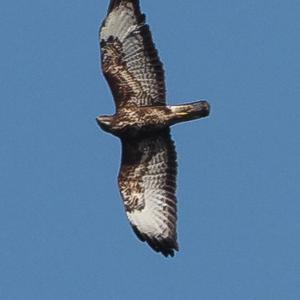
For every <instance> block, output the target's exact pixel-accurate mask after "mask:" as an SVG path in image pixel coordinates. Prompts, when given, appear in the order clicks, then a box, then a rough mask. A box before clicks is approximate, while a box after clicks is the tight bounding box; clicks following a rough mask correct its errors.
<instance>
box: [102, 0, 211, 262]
mask: <svg viewBox="0 0 300 300" xmlns="http://www.w3.org/2000/svg"><path fill="white" fill-rule="evenodd" d="M100 46H101V61H102V70H103V74H104V76H105V78H106V80H107V82H108V84H109V86H110V88H111V91H112V94H113V97H114V101H115V105H116V113H115V114H114V115H113V116H99V117H98V118H97V122H98V124H99V126H100V127H101V128H102V129H103V130H105V131H107V132H109V133H112V134H114V135H116V136H117V137H119V138H120V139H121V143H122V161H121V168H120V172H119V177H118V182H119V188H120V192H121V195H122V198H123V201H124V206H125V211H126V214H127V216H128V219H129V221H130V223H131V226H132V228H133V230H134V232H135V233H136V234H137V236H138V237H139V238H140V239H141V240H142V241H146V242H147V243H148V244H149V245H150V246H151V247H152V248H153V249H154V250H155V251H157V252H161V253H162V254H163V255H165V256H168V255H171V256H173V255H174V250H178V243H177V233H176V220H177V213H176V210H177V208H176V196H175V190H176V174H177V163H176V151H175V146H174V142H173V141H172V139H171V135H170V128H169V127H170V126H171V125H173V124H176V123H179V122H184V121H189V120H193V119H197V118H201V117H205V116H208V114H209V105H208V103H207V102H206V101H197V102H194V103H188V104H183V105H175V106H166V102H165V101H166V95H165V81H164V71H163V66H162V63H161V62H160V60H159V57H158V54H157V50H156V49H155V46H154V43H153V41H152V36H151V32H150V29H149V26H148V25H147V24H145V16H144V15H143V14H141V11H140V6H139V1H138V0H111V1H110V4H109V8H108V12H107V16H106V18H105V20H104V22H103V24H102V26H101V29H100Z"/></svg>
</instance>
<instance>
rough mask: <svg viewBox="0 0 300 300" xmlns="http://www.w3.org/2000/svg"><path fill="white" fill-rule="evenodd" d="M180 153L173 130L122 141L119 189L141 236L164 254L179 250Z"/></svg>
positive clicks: (135, 229)
mask: <svg viewBox="0 0 300 300" xmlns="http://www.w3.org/2000/svg"><path fill="white" fill-rule="evenodd" d="M176 172H177V163H176V151H175V147H174V143H173V141H172V140H171V137H170V130H169V129H165V130H163V131H161V132H160V133H155V134H153V135H152V136H148V137H143V138H139V139H130V140H128V139H123V140H122V163H121V168H120V173H119V187H120V192H121V195H122V198H123V200H124V205H125V210H126V214H127V217H128V219H129V221H130V223H131V226H132V227H133V229H134V231H135V233H136V234H137V236H138V237H139V238H140V239H141V240H142V241H146V242H147V243H148V244H149V245H150V246H151V247H152V248H153V249H154V250H155V251H157V252H161V253H162V254H163V255H165V256H168V255H171V256H173V255H174V250H178V245H177V234H176V219H177V215H176V196H175V190H176Z"/></svg>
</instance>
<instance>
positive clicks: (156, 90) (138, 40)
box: [100, 0, 166, 110]
mask: <svg viewBox="0 0 300 300" xmlns="http://www.w3.org/2000/svg"><path fill="white" fill-rule="evenodd" d="M100 47H101V61H102V70H103V73H104V76H105V78H106V80H107V81H108V84H109V86H110V88H111V90H112V94H113V96H114V100H115V104H116V109H117V110H118V109H120V108H123V107H124V106H132V105H134V106H150V105H164V104H165V98H166V96H165V80H164V71H163V66H162V63H161V61H160V59H159V57H158V53H157V50H156V49H155V46H154V43H153V40H152V36H151V32H150V30H149V26H148V25H147V24H145V16H144V15H143V14H141V11H140V7H139V2H138V1H137V0H112V1H111V2H110V6H109V9H108V13H107V17H106V19H105V20H104V22H103V24H102V26H101V29H100Z"/></svg>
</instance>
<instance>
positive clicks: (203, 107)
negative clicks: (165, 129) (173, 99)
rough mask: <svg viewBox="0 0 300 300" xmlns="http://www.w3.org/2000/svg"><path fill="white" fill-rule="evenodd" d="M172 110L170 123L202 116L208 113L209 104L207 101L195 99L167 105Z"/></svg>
mask: <svg viewBox="0 0 300 300" xmlns="http://www.w3.org/2000/svg"><path fill="white" fill-rule="evenodd" d="M168 108H169V109H170V110H171V112H172V117H171V120H170V125H173V124H176V123H179V122H185V121H191V120H195V119H199V118H204V117H207V116H208V115H209V111H210V106H209V104H208V102H207V101H203V100H202V101H196V102H191V103H186V104H181V105H172V106H168Z"/></svg>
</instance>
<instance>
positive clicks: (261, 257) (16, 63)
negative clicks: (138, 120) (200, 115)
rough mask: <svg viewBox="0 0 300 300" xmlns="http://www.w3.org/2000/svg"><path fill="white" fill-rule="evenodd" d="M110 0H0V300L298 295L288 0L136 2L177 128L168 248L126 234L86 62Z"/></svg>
mask: <svg viewBox="0 0 300 300" xmlns="http://www.w3.org/2000/svg"><path fill="white" fill-rule="evenodd" d="M107 6H108V1H104V0H90V1H78V0H74V1H62V0H57V1H41V0H39V1H37V0H31V1H8V0H2V1H1V4H0V35H1V47H0V51H1V58H0V69H1V72H0V86H1V88H0V93H1V101H0V138H1V141H0V185H1V188H0V270H1V271H0V298H1V299H3V300H4V299H5V300H19V299H20V300H24V299H30V300H35V299H37V300H40V299H43V300H52V299H53V300H54V299H58V300H64V299H66V300H67V299H72V300H77V299H78V300H79V299H85V300H92V299H93V300H94V299H143V300H144V299H239V300H240V299H246V300H248V299H263V300H265V299H272V300H274V299H276V300H277V299H284V300H287V299H300V233H299V232H300V230H299V229H300V217H299V216H300V204H299V203H300V184H299V175H300V174H299V173H300V172H299V170H300V139H299V134H300V41H299V40H300V39H299V32H300V18H299V15H300V2H299V1H298V0H294V1H293V0H288V1H278V0H270V1H268V0H261V1H234V0H230V1H223V0H222V1H221V0H201V1H198V0H191V1H170V0H164V1H150V0H144V1H142V5H141V6H142V9H143V11H144V12H146V13H147V20H148V22H149V23H150V24H151V28H152V31H153V35H154V39H155V42H156V44H157V47H158V49H159V53H160V57H161V59H162V61H163V62H164V66H165V69H166V75H167V87H168V102H169V103H174V104H176V103H180V102H184V101H193V100H196V99H199V98H205V99H208V100H209V101H210V103H211V106H212V112H211V116H210V117H209V118H207V119H203V120H200V121H197V122H196V121H195V122H191V123H189V124H182V125H178V126H176V127H175V128H174V129H173V137H174V139H175V140H176V145H177V151H178V161H179V176H178V193H177V194H178V205H179V224H178V225H179V228H178V231H179V242H180V252H179V253H177V255H176V256H175V257H174V258H168V259H166V258H164V257H163V256H161V255H159V254H156V253H154V252H153V251H152V250H151V249H150V248H149V247H148V246H147V245H146V244H143V243H141V242H140V241H138V240H137V238H136V237H135V235H134V233H133V232H132V230H131V228H130V226H129V225H128V222H127V219H126V216H125V213H124V211H123V206H122V202H121V200H120V196H119V192H118V189H117V184H116V177H117V172H118V168H119V160H120V145H119V142H118V140H117V139H116V138H114V137H113V136H110V135H108V134H105V133H104V132H102V131H100V130H99V128H98V127H97V124H96V122H95V117H96V116H97V115H98V114H107V113H112V112H113V111H114V107H113V102H112V97H111V94H110V91H109V89H108V86H107V84H106V82H105V81H104V79H103V77H102V75H101V73H100V71H99V60H98V58H99V49H98V38H97V32H98V26H99V24H100V22H101V20H102V19H103V17H104V16H105V13H106V9H107Z"/></svg>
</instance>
